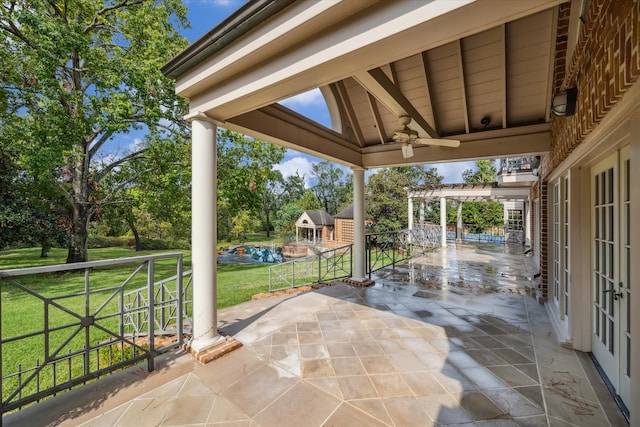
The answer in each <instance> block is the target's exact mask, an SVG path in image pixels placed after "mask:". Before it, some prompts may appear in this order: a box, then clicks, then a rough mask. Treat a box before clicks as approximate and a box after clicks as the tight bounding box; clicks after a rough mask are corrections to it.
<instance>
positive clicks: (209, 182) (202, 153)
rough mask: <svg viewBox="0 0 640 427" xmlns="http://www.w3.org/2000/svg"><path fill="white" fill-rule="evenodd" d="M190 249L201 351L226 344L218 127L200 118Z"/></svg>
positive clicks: (196, 343)
mask: <svg viewBox="0 0 640 427" xmlns="http://www.w3.org/2000/svg"><path fill="white" fill-rule="evenodd" d="M191 133H192V139H193V141H192V144H191V150H192V165H191V170H192V172H191V193H192V197H191V248H192V251H191V253H192V255H191V256H192V258H191V259H192V268H193V337H192V340H191V343H190V346H191V348H192V349H193V350H194V351H196V352H199V351H202V350H205V349H207V348H209V347H212V346H214V345H215V344H217V343H218V342H221V341H223V340H224V338H223V337H221V336H220V335H219V334H218V312H217V286H216V238H217V233H216V225H217V218H216V125H215V124H213V123H211V122H210V121H208V120H207V119H206V116H204V114H198V115H197V116H195V117H194V118H193V120H192V122H191Z"/></svg>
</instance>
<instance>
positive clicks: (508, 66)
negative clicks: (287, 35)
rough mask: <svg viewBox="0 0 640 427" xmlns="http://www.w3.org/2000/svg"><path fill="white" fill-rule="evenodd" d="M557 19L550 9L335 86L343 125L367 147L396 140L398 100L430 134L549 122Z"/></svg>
mask: <svg viewBox="0 0 640 427" xmlns="http://www.w3.org/2000/svg"><path fill="white" fill-rule="evenodd" d="M553 24H554V11H553V9H549V10H546V11H543V12H540V13H537V14H535V15H531V16H527V17H525V18H522V19H519V20H516V21H513V22H509V23H506V24H503V25H501V26H499V27H496V28H492V29H490V30H486V31H484V32H481V33H478V34H474V35H471V36H468V37H465V38H462V39H459V40H456V41H454V42H451V43H448V44H445V45H443V46H439V47H436V48H434V49H430V50H427V51H424V52H421V53H419V54H416V55H413V56H410V57H407V58H403V59H401V60H398V61H395V62H392V63H389V64H388V65H386V66H383V67H380V68H377V69H374V70H370V71H369V72H368V74H369V75H368V76H361V75H360V76H355V78H354V77H349V78H347V79H344V80H341V81H338V82H335V83H332V84H331V85H329V86H330V88H331V92H332V93H333V95H334V96H335V98H336V100H337V101H338V105H339V108H340V112H341V114H340V117H341V118H342V123H341V124H340V126H339V127H340V128H341V129H343V134H344V135H345V136H347V138H348V139H350V140H351V141H353V143H355V144H357V145H358V146H359V147H360V148H367V147H376V146H379V145H382V144H388V143H390V142H393V139H392V137H393V133H394V131H395V130H397V129H399V128H401V125H400V123H399V121H398V116H397V113H396V112H394V111H393V110H394V107H393V106H390V105H389V104H391V103H393V102H395V103H398V104H399V106H398V107H396V108H402V109H404V110H405V111H407V112H408V113H409V114H410V115H411V116H412V118H413V122H412V123H411V125H410V127H412V128H417V129H421V130H422V131H423V132H420V133H421V135H420V136H424V137H428V136H431V137H434V138H454V139H456V138H462V139H464V136H465V135H467V136H471V135H472V134H477V133H481V132H486V131H491V130H499V129H509V128H515V127H519V126H530V125H536V124H545V123H548V122H549V105H550V93H551V90H552V89H551V77H552V76H551V73H550V70H551V69H552V61H553V52H554V44H555V33H554V25H553ZM371 81H373V82H374V83H373V84H370V82H371ZM372 92H373V93H372ZM389 97H390V98H392V101H388V100H387V99H388V98H389ZM483 119H484V120H483ZM425 133H426V134H425ZM471 139H473V138H471Z"/></svg>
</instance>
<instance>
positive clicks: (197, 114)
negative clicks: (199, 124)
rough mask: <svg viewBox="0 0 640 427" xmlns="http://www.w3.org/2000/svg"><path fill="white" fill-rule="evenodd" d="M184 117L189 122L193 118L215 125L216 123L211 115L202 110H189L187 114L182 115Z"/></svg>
mask: <svg viewBox="0 0 640 427" xmlns="http://www.w3.org/2000/svg"><path fill="white" fill-rule="evenodd" d="M184 119H185V120H186V121H187V122H189V123H191V122H192V121H194V120H202V121H203V122H208V123H211V124H212V125H215V126H217V125H218V124H217V123H216V122H215V121H214V120H213V119H212V118H211V117H209V116H208V115H207V113H205V112H203V111H190V112H189V114H187V115H186V116H184Z"/></svg>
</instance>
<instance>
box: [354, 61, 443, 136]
mask: <svg viewBox="0 0 640 427" xmlns="http://www.w3.org/2000/svg"><path fill="white" fill-rule="evenodd" d="M353 78H355V79H356V81H357V82H358V83H359V84H360V85H361V86H362V87H363V88H365V89H366V90H367V92H369V93H370V94H371V95H373V96H374V97H375V98H376V99H377V100H378V101H379V102H380V103H381V104H382V105H384V106H385V107H386V108H387V109H388V110H389V111H391V112H392V113H393V114H395V115H396V116H397V117H400V116H410V117H411V118H412V119H413V124H412V125H410V126H413V128H414V129H415V130H417V131H418V134H422V135H421V136H425V135H429V136H430V137H431V138H439V135H438V134H437V133H436V131H435V130H434V129H433V128H432V127H431V125H429V123H427V121H426V120H425V119H424V117H422V115H421V114H420V113H419V112H418V110H417V109H416V108H415V107H414V106H413V104H411V102H410V101H409V100H408V99H407V97H406V96H404V94H403V93H402V91H401V90H400V88H398V86H396V85H395V84H394V83H393V82H392V81H391V79H389V77H387V75H386V74H385V72H384V71H382V69H380V68H374V69H373V70H369V71H364V72H359V73H356V74H355V75H354V76H353Z"/></svg>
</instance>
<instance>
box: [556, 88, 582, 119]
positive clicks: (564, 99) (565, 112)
mask: <svg viewBox="0 0 640 427" xmlns="http://www.w3.org/2000/svg"><path fill="white" fill-rule="evenodd" d="M577 99H578V89H577V88H575V87H572V88H569V89H567V90H563V91H562V92H558V93H557V94H556V96H554V97H553V102H552V103H551V112H552V113H553V114H555V115H556V116H573V115H574V114H575V112H576V101H577Z"/></svg>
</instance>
